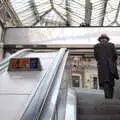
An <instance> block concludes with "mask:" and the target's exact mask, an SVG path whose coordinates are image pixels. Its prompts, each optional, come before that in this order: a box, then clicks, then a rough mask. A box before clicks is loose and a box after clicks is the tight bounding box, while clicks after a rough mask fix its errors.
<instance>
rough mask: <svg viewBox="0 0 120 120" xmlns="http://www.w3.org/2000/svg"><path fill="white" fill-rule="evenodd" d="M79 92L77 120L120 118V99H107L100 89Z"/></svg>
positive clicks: (110, 119) (114, 119) (119, 119)
mask: <svg viewBox="0 0 120 120" xmlns="http://www.w3.org/2000/svg"><path fill="white" fill-rule="evenodd" d="M85 91H86V90H85V89H84V93H80V92H79V93H78V92H77V120H120V100H118V99H112V100H110V99H105V98H104V94H103V93H102V92H101V93H100V91H99V90H96V91H98V92H99V94H95V93H96V92H94V91H95V90H93V92H92V90H91V92H89V93H87V92H85Z"/></svg>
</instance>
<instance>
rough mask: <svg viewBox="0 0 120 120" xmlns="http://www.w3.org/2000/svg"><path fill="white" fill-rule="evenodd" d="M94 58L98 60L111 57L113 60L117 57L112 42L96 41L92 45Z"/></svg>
mask: <svg viewBox="0 0 120 120" xmlns="http://www.w3.org/2000/svg"><path fill="white" fill-rule="evenodd" d="M94 53H95V58H96V60H97V61H99V60H102V59H104V60H107V59H109V58H111V59H112V60H113V61H114V60H116V59H117V55H116V51H115V47H114V44H113V43H108V42H107V43H98V44H96V45H95V46H94Z"/></svg>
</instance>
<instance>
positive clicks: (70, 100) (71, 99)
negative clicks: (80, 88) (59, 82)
mask: <svg viewBox="0 0 120 120" xmlns="http://www.w3.org/2000/svg"><path fill="white" fill-rule="evenodd" d="M76 104H77V103H76V93H75V91H74V90H72V89H70V88H69V89H68V94H67V104H66V114H65V120H76V114H77V112H76Z"/></svg>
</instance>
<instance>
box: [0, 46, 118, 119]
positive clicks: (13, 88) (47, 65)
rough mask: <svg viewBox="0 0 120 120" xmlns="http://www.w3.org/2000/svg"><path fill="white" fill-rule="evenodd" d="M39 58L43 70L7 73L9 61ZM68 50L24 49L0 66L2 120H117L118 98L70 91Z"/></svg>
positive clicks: (89, 92)
mask: <svg viewBox="0 0 120 120" xmlns="http://www.w3.org/2000/svg"><path fill="white" fill-rule="evenodd" d="M14 57H15V58H16V57H17V58H20V57H21V58H28V57H30V58H31V57H38V58H39V60H40V63H41V66H42V71H25V72H24V71H13V72H8V71H7V69H8V64H9V60H10V59H11V58H14ZM68 58H69V51H67V50H66V49H65V48H61V49H60V50H57V51H53V52H41V51H40V50H34V49H24V50H20V51H18V52H16V53H15V54H13V55H11V56H10V57H8V58H6V59H5V60H3V61H2V62H1V63H0V78H1V79H0V106H1V107H0V119H1V120H113V119H114V120H119V119H120V101H119V99H114V100H105V99H104V93H103V91H102V90H92V89H84V88H81V89H80V88H78V89H77V88H72V86H71V81H72V80H71V70H70V69H71V68H70V65H69V64H68Z"/></svg>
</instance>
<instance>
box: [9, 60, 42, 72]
mask: <svg viewBox="0 0 120 120" xmlns="http://www.w3.org/2000/svg"><path fill="white" fill-rule="evenodd" d="M41 69H42V67H41V65H40V61H39V58H12V59H11V60H10V62H9V67H8V71H36V70H37V71H38V70H39V71H40V70H41Z"/></svg>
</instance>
